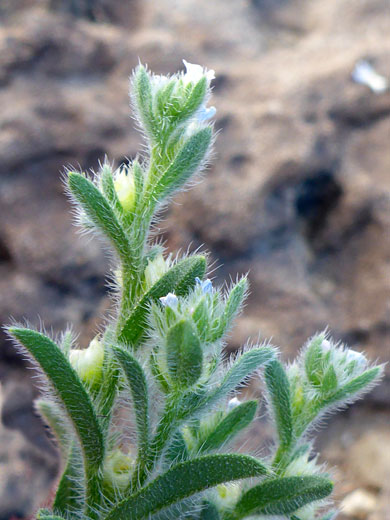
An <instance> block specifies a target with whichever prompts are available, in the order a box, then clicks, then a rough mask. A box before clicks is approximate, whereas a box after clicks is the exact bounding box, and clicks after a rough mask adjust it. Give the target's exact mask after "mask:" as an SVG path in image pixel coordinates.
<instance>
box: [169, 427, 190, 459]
mask: <svg viewBox="0 0 390 520" xmlns="http://www.w3.org/2000/svg"><path fill="white" fill-rule="evenodd" d="M188 458H189V453H188V449H187V444H186V441H185V440H184V437H183V435H182V433H181V432H180V431H177V432H176V433H175V435H174V436H173V439H172V442H171V444H170V445H169V446H168V449H167V451H166V453H165V461H166V463H167V465H168V466H171V465H172V463H177V462H182V461H183V460H187V459H188Z"/></svg>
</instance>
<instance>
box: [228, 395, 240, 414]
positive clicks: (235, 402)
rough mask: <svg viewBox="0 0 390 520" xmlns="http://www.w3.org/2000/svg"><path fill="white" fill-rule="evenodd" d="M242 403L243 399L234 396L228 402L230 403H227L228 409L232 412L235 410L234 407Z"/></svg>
mask: <svg viewBox="0 0 390 520" xmlns="http://www.w3.org/2000/svg"><path fill="white" fill-rule="evenodd" d="M240 404H241V401H240V400H239V399H237V397H233V399H230V401H229V402H228V405H227V408H228V411H229V412H230V411H231V410H234V408H236V407H237V406H239V405H240Z"/></svg>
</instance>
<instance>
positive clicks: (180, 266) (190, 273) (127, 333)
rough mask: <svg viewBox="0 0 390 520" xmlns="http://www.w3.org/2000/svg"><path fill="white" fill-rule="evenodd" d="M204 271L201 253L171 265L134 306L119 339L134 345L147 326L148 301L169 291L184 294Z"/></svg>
mask: <svg viewBox="0 0 390 520" xmlns="http://www.w3.org/2000/svg"><path fill="white" fill-rule="evenodd" d="M205 271H206V258H205V257H204V256H202V255H193V256H189V257H187V258H184V259H183V260H181V261H180V262H178V263H177V264H175V265H174V266H173V267H171V268H170V269H169V271H167V272H166V273H165V274H164V276H162V277H161V278H160V280H158V282H156V283H155V284H154V285H153V287H151V288H150V289H149V291H148V292H147V293H146V294H145V295H144V296H143V297H142V298H141V300H140V301H139V302H138V304H137V305H136V306H135V308H134V309H133V311H132V312H131V315H130V317H129V318H128V319H127V320H126V322H125V324H124V326H123V328H122V330H121V333H120V335H119V340H120V341H123V342H125V343H127V344H133V345H135V346H136V345H137V343H138V342H139V340H140V339H141V338H142V336H143V334H144V332H145V329H146V327H147V316H148V312H149V305H150V303H152V302H155V301H157V300H158V299H159V298H161V297H162V296H166V295H167V294H168V293H169V292H174V293H175V294H176V295H177V296H185V295H186V294H188V292H189V291H190V290H191V289H192V288H193V287H194V286H195V284H196V282H195V278H196V277H197V276H198V277H199V278H201V277H203V276H204V273H205Z"/></svg>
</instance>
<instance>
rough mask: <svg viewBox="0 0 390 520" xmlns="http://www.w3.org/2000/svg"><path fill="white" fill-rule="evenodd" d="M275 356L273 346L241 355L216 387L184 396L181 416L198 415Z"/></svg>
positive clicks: (259, 348) (184, 417) (255, 349)
mask: <svg viewBox="0 0 390 520" xmlns="http://www.w3.org/2000/svg"><path fill="white" fill-rule="evenodd" d="M274 356H275V351H274V349H273V348H272V347H258V348H253V349H251V350H249V351H248V352H245V353H244V354H242V355H240V356H239V358H238V360H237V361H236V362H235V363H234V364H233V365H232V366H231V368H230V369H229V370H228V371H227V373H226V374H225V375H224V377H223V379H222V381H221V383H220V384H219V385H218V386H217V387H216V388H214V389H213V390H211V391H204V392H200V391H197V392H189V393H188V394H186V395H185V396H184V397H183V399H182V401H181V412H180V415H181V418H182V419H186V418H188V417H191V416H192V415H196V414H198V413H199V412H200V411H201V410H204V409H205V408H208V407H210V406H212V405H213V404H214V403H217V402H218V401H219V400H221V399H223V398H225V397H226V396H227V395H228V394H229V393H230V392H232V391H233V390H234V389H235V388H236V387H237V386H238V385H240V384H242V383H243V382H244V381H245V380H246V379H247V378H248V377H249V376H250V375H251V374H252V373H253V372H255V371H256V370H257V369H259V368H260V367H261V366H262V365H264V364H266V363H268V362H269V361H270V360H271V359H273V358H274Z"/></svg>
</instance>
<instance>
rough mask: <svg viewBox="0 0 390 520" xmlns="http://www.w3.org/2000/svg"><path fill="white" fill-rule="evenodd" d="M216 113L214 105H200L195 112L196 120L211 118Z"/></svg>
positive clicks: (200, 121) (201, 120)
mask: <svg viewBox="0 0 390 520" xmlns="http://www.w3.org/2000/svg"><path fill="white" fill-rule="evenodd" d="M216 113H217V109H216V108H215V107H206V106H205V105H202V106H201V108H200V109H199V111H198V113H197V117H198V122H199V123H203V122H204V121H208V120H209V119H212V118H213V117H214V116H215V114H216Z"/></svg>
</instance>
